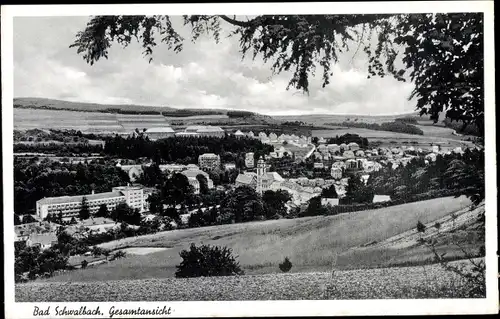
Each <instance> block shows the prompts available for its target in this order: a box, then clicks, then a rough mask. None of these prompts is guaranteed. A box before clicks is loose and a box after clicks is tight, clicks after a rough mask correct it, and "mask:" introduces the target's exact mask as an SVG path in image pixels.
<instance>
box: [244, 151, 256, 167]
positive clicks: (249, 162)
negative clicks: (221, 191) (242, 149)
mask: <svg viewBox="0 0 500 319" xmlns="http://www.w3.org/2000/svg"><path fill="white" fill-rule="evenodd" d="M254 165H255V163H254V153H246V154H245V166H246V167H247V168H253V167H254Z"/></svg>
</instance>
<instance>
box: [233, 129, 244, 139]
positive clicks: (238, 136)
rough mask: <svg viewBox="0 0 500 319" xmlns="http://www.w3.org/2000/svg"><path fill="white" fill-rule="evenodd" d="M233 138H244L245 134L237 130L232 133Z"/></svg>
mask: <svg viewBox="0 0 500 319" xmlns="http://www.w3.org/2000/svg"><path fill="white" fill-rule="evenodd" d="M234 136H236V137H237V138H240V137H243V136H245V134H243V132H242V131H240V130H237V131H236V133H234Z"/></svg>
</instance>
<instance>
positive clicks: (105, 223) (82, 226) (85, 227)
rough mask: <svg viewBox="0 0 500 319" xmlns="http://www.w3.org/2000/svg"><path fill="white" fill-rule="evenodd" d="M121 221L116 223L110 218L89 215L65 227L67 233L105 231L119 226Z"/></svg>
mask: <svg viewBox="0 0 500 319" xmlns="http://www.w3.org/2000/svg"><path fill="white" fill-rule="evenodd" d="M120 225H121V223H117V222H115V221H114V220H112V219H110V218H105V217H91V218H88V219H84V220H81V221H79V222H78V224H76V225H71V226H68V227H66V232H67V233H68V234H69V235H72V236H73V235H76V234H80V235H83V236H85V235H88V233H98V234H99V233H105V232H107V231H108V230H110V229H115V228H119V227H120Z"/></svg>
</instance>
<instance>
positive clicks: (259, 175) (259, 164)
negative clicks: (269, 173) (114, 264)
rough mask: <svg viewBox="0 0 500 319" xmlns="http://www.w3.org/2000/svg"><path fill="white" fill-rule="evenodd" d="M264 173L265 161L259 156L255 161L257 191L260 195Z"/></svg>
mask: <svg viewBox="0 0 500 319" xmlns="http://www.w3.org/2000/svg"><path fill="white" fill-rule="evenodd" d="M265 174H266V162H264V160H263V159H262V157H260V158H259V160H258V161H257V189H256V191H257V193H259V194H261V195H262V179H263V177H264V175H265Z"/></svg>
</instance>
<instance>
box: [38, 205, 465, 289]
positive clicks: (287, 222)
mask: <svg viewBox="0 0 500 319" xmlns="http://www.w3.org/2000/svg"><path fill="white" fill-rule="evenodd" d="M469 205H470V201H469V200H468V199H467V198H465V197H459V198H453V197H446V198H437V199H432V200H427V201H422V202H415V203H409V204H404V205H398V206H392V207H387V208H382V209H376V210H367V211H362V212H355V213H350V214H341V215H336V216H316V217H305V218H298V219H281V220H271V221H262V222H250V223H244V224H233V225H220V226H210V227H202V228H191V229H182V230H173V231H167V232H160V233H156V234H152V235H145V236H140V237H132V238H125V239H122V240H118V241H113V242H109V243H104V244H102V245H101V247H104V248H108V249H112V250H116V249H124V248H128V247H148V248H151V247H157V248H164V249H163V250H156V251H155V252H151V253H149V254H144V255H135V254H128V256H127V257H126V258H124V259H119V260H115V261H112V262H109V263H106V264H103V265H99V266H95V267H90V268H87V269H79V270H75V271H70V272H66V273H62V274H59V275H56V276H54V277H51V278H48V279H41V280H40V281H46V282H75V281H106V280H123V279H148V278H168V277H173V276H174V273H175V269H176V266H177V265H178V264H179V263H180V261H181V259H180V257H179V252H180V251H181V250H183V249H186V248H188V247H189V245H190V244H191V243H196V244H201V243H204V244H213V245H222V246H228V247H230V248H231V249H232V250H233V252H234V253H235V254H236V255H237V256H238V261H239V262H240V264H241V266H242V268H243V270H244V271H245V273H246V274H269V273H276V272H280V270H279V269H278V263H279V262H281V261H282V260H283V259H284V257H285V256H287V257H289V258H290V260H291V261H292V263H293V268H292V270H291V271H292V272H311V271H329V270H331V268H332V266H333V265H334V264H335V268H339V269H351V268H363V267H367V266H373V264H372V263H371V262H370V259H369V258H368V259H367V258H361V257H362V256H361V257H360V258H356V259H355V260H352V259H351V260H350V262H349V263H343V262H342V260H341V259H339V260H337V256H339V255H341V254H342V253H343V252H345V251H347V250H349V249H350V248H353V247H358V246H361V245H365V244H367V243H371V242H374V241H376V242H379V241H382V240H384V239H387V238H390V237H392V236H395V235H397V234H400V233H402V232H405V231H408V230H411V229H413V228H415V226H416V224H417V221H421V222H423V223H430V222H433V221H435V220H437V219H440V218H442V217H444V216H446V215H448V214H450V213H451V212H455V211H458V210H460V209H463V208H466V207H467V206H469ZM349 259H350V258H349ZM397 263H404V260H398V261H397ZM397 263H396V264H397Z"/></svg>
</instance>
